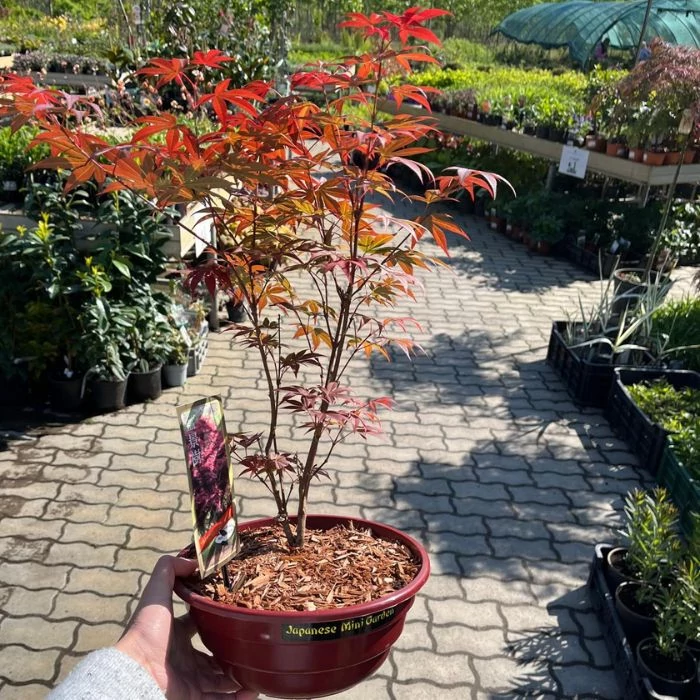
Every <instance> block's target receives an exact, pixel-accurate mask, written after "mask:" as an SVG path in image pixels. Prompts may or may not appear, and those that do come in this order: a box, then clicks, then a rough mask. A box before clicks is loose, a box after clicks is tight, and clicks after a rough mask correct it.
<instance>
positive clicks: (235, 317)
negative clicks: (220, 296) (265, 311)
mask: <svg viewBox="0 0 700 700" xmlns="http://www.w3.org/2000/svg"><path fill="white" fill-rule="evenodd" d="M226 315H227V316H228V320H229V321H232V322H233V323H240V322H241V321H243V320H244V319H245V308H244V306H243V303H242V302H240V301H239V302H235V301H227V302H226Z"/></svg>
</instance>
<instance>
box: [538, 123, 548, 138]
mask: <svg viewBox="0 0 700 700" xmlns="http://www.w3.org/2000/svg"><path fill="white" fill-rule="evenodd" d="M535 136H537V138H538V139H548V138H549V127H548V126H538V127H536V128H535Z"/></svg>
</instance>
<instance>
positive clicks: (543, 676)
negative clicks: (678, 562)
mask: <svg viewBox="0 0 700 700" xmlns="http://www.w3.org/2000/svg"><path fill="white" fill-rule="evenodd" d="M467 227H468V229H469V231H470V232H471V233H472V236H473V240H472V242H471V243H465V244H463V245H458V246H457V247H456V248H455V251H454V255H453V258H452V265H451V267H452V269H451V270H447V269H446V270H441V271H440V272H439V273H438V274H437V275H435V276H433V277H431V278H430V279H428V280H427V281H426V301H425V302H424V303H421V304H420V305H418V306H417V309H416V310H415V311H414V313H415V315H417V318H418V320H419V321H420V322H421V323H422V325H423V330H424V332H423V333H422V334H421V335H420V336H419V341H420V342H421V344H422V346H423V348H424V350H425V353H426V354H425V356H422V357H419V358H418V359H417V360H416V362H415V363H414V364H413V365H411V364H409V363H408V362H407V361H406V360H405V359H401V358H400V357H397V358H396V361H395V362H393V363H391V364H387V363H385V362H383V361H380V360H376V361H372V362H371V363H368V364H366V365H364V366H363V365H362V363H360V365H361V366H360V367H359V368H358V369H356V370H355V372H354V375H353V384H354V385H355V386H356V387H357V388H358V389H359V390H360V393H361V394H363V395H364V394H366V395H373V394H375V395H383V394H389V395H391V396H393V397H394V398H395V400H396V402H397V407H396V410H395V411H394V412H393V413H392V414H388V415H387V418H386V421H385V427H386V435H384V436H383V437H382V438H375V439H372V440H370V441H369V442H368V443H365V442H363V441H362V440H359V439H358V440H355V441H353V442H351V443H348V444H346V445H343V446H341V448H340V449H339V451H338V456H337V458H336V460H335V462H334V470H333V472H332V478H331V481H330V482H328V483H322V484H320V485H318V486H316V488H315V489H314V491H315V493H313V492H312V500H313V510H315V511H316V512H332V513H346V514H356V515H362V516H364V517H367V518H372V519H376V520H380V521H384V522H387V523H390V524H393V525H397V526H399V527H401V528H404V529H406V530H408V531H409V532H411V533H413V534H415V535H416V536H418V537H419V538H420V539H422V540H423V541H424V542H425V543H426V544H427V546H428V548H429V550H430V552H431V554H432V564H433V576H432V577H431V579H430V581H429V583H428V585H427V586H426V588H425V589H424V592H423V594H422V595H420V597H419V598H418V599H417V601H416V604H415V606H414V608H413V610H412V611H411V612H410V614H409V620H410V621H409V622H408V624H407V626H406V630H405V633H404V635H403V637H402V638H401V640H400V641H399V643H398V645H397V647H396V649H395V651H394V652H393V654H392V656H391V659H390V661H388V662H387V663H386V664H385V665H384V666H383V667H382V669H381V670H380V672H379V673H378V674H377V675H376V676H375V677H374V678H372V679H371V680H369V681H368V682H366V683H365V684H364V685H362V686H361V687H359V688H356V689H355V690H352V691H349V692H347V693H345V694H343V695H341V696H338V697H339V698H342V700H351V699H353V700H354V699H360V698H362V699H363V700H385V699H386V698H394V699H397V700H420V699H421V698H440V700H451V699H452V698H454V699H455V700H457V699H458V700H464V699H465V698H512V697H517V696H522V695H527V696H530V697H542V698H575V697H578V698H610V699H611V700H614V699H615V698H618V697H620V692H619V690H618V688H617V686H616V683H615V678H614V673H613V670H612V667H611V663H610V659H609V657H608V654H607V652H606V649H605V646H604V642H603V639H602V637H601V633H600V630H599V627H598V624H597V621H596V618H595V616H594V615H593V614H592V612H591V609H590V605H589V603H588V600H587V595H586V589H585V582H586V576H587V573H588V565H589V561H590V559H591V556H592V552H593V550H592V545H593V544H594V543H595V542H600V541H605V540H608V541H609V540H611V539H612V538H613V537H614V532H615V528H616V526H617V525H618V523H619V511H620V505H621V498H622V496H623V494H625V493H626V492H627V491H628V490H629V489H631V488H633V487H635V486H637V485H639V484H640V483H642V480H643V474H644V473H643V472H642V471H641V470H640V469H639V468H638V467H637V466H636V465H635V459H634V458H633V457H632V456H631V455H630V453H629V452H628V451H627V450H626V449H625V446H624V444H622V443H620V442H619V441H618V440H616V439H615V438H614V437H613V435H612V433H611V431H610V428H609V427H608V424H607V423H606V421H605V420H604V418H603V417H602V415H601V414H600V412H598V411H596V410H580V409H578V408H577V407H576V406H575V405H574V404H573V403H572V402H571V400H570V399H569V397H568V395H567V393H566V390H565V388H564V386H563V385H562V384H561V383H560V382H559V380H558V379H557V377H556V376H555V374H554V373H553V372H552V370H551V369H549V368H548V367H547V366H546V364H545V362H544V358H545V354H546V344H547V339H548V336H549V331H550V326H551V321H552V320H553V319H561V318H563V317H564V316H563V314H564V311H563V309H568V310H569V311H572V312H573V311H574V310H575V308H576V303H577V295H578V294H579V292H581V293H583V294H584V295H585V296H586V297H587V298H589V299H591V300H592V299H594V298H595V296H596V295H597V283H595V282H594V281H591V280H588V281H582V280H584V278H585V275H584V274H583V273H582V272H580V271H578V270H576V269H574V268H573V267H572V266H570V265H569V264H567V263H566V262H562V261H559V260H555V259H551V258H543V257H537V256H531V255H530V254H528V253H527V252H526V251H525V249H524V248H523V247H522V246H519V245H515V244H513V243H511V242H510V241H508V240H506V239H505V238H504V237H502V236H500V235H498V234H495V233H490V232H488V231H487V230H486V229H485V225H484V223H483V222H479V223H477V222H475V221H474V220H471V219H469V220H468V221H467ZM682 276H684V277H685V281H686V283H687V279H688V277H689V271H685V272H684V273H682ZM574 280H578V281H574ZM686 287H687V284H686ZM674 293H679V292H678V290H676V291H675V292H674ZM258 380H259V374H258V372H257V369H256V366H255V365H254V364H253V363H252V362H250V361H249V360H247V359H246V357H245V353H244V352H243V351H242V350H239V349H232V348H231V347H230V343H229V337H228V336H226V335H225V334H224V335H219V336H215V337H213V338H212V340H211V343H210V350H209V355H208V357H207V360H206V362H205V364H204V368H203V371H202V373H201V374H200V375H198V376H197V377H196V378H194V379H192V380H190V381H189V382H188V384H187V387H186V389H185V390H184V391H181V390H170V391H168V392H166V393H165V394H164V395H163V397H162V398H161V399H159V400H158V401H156V402H155V403H151V404H148V405H137V406H132V407H130V408H128V409H126V410H124V411H122V412H120V413H117V414H112V415H107V416H99V417H95V418H90V419H88V420H85V421H83V422H81V423H78V424H66V425H54V426H42V427H39V428H37V429H35V430H34V431H29V432H28V434H27V435H24V436H21V437H18V436H17V435H16V434H14V435H13V434H10V440H9V444H8V445H7V449H6V450H4V451H0V480H1V481H0V488H1V491H0V494H1V495H0V515H1V516H2V521H1V522H0V534H1V537H0V561H1V562H2V563H1V565H0V582H1V583H2V588H0V611H2V612H1V615H0V645H1V647H0V698H2V700H10V698H20V699H21V700H32V699H33V698H42V697H43V696H44V694H45V692H46V688H47V687H48V686H51V685H52V684H54V683H55V682H56V681H57V679H59V678H62V677H63V676H64V675H65V674H66V673H67V671H68V670H69V669H70V668H71V667H72V666H73V665H74V664H75V663H76V660H77V659H79V658H80V656H81V655H83V654H84V653H86V652H87V651H88V650H91V649H94V648H96V647H99V646H103V645H108V644H110V643H112V642H114V641H115V640H116V639H117V637H118V635H119V633H120V630H121V629H122V627H123V625H124V623H125V621H126V620H127V619H128V617H129V614H130V612H131V611H132V610H133V608H134V605H135V603H136V601H137V599H138V593H139V591H140V589H141V587H142V586H143V585H144V581H145V579H146V577H147V574H146V572H148V571H150V569H151V567H152V566H153V564H154V562H155V561H156V559H157V557H158V555H159V554H160V553H162V552H175V551H176V550H178V549H179V548H180V547H182V546H183V545H184V544H185V543H187V541H188V538H189V537H190V514H189V511H188V502H187V496H186V490H187V481H186V477H185V472H184V467H183V461H182V447H181V445H180V437H179V432H178V430H177V424H176V417H175V412H174V407H175V405H177V404H179V403H184V402H187V401H192V400H194V399H195V398H197V397H200V396H202V395H210V394H215V393H220V394H222V395H223V396H224V397H225V400H226V408H227V421H228V426H229V430H237V429H238V428H239V426H242V425H244V426H245V428H246V429H253V428H254V427H255V424H256V422H258V421H260V420H261V418H262V416H263V410H264V397H263V396H262V395H257V394H255V393H254V392H252V391H251V387H252V386H253V385H254V384H255V383H256V381H258ZM258 388H259V384H258ZM12 427H13V426H11V425H9V424H8V423H5V424H4V429H6V430H7V429H8V428H12ZM0 432H1V431H0ZM237 492H238V494H239V497H240V510H241V513H242V516H243V517H244V518H251V517H253V516H263V515H269V514H271V509H270V503H269V502H268V500H267V499H264V498H263V496H264V493H263V492H262V491H261V489H260V488H258V487H257V486H256V485H255V484H253V483H252V482H250V481H247V480H244V479H240V480H238V482H237Z"/></svg>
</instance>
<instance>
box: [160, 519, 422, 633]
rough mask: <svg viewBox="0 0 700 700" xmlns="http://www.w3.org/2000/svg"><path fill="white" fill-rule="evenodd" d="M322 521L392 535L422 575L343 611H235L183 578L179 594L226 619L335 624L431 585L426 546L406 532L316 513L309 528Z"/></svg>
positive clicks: (252, 524) (251, 525)
mask: <svg viewBox="0 0 700 700" xmlns="http://www.w3.org/2000/svg"><path fill="white" fill-rule="evenodd" d="M321 518H324V519H330V520H335V521H336V524H343V523H349V522H353V523H357V524H360V525H364V526H366V527H369V528H370V529H371V530H372V531H373V532H375V533H376V534H378V535H380V536H381V535H388V536H389V537H393V538H394V539H397V540H399V541H400V542H402V543H403V544H405V545H406V546H407V547H408V548H409V549H410V550H411V551H412V552H413V553H414V554H416V555H417V556H418V557H419V558H420V569H418V573H417V574H416V576H415V578H414V579H413V580H412V581H410V582H409V583H408V584H406V585H405V586H404V587H403V588H400V589H399V590H398V591H394V592H393V593H389V594H387V595H385V596H382V597H381V598H377V599H376V600H371V601H369V602H367V603H358V604H356V605H347V606H345V607H342V608H330V609H327V610H257V609H251V608H244V607H235V606H232V605H227V604H225V603H219V602H217V601H215V600H212V599H211V598H208V597H206V596H202V595H199V593H195V592H194V591H192V590H191V589H190V588H188V587H187V586H185V585H184V583H183V580H182V579H180V578H177V579H175V586H174V591H175V593H176V594H177V595H178V596H179V597H180V598H182V600H183V601H184V602H185V603H187V604H188V605H193V606H195V607H198V608H200V609H203V610H206V611H208V612H210V613H214V614H218V615H220V616H224V617H236V616H239V615H244V616H250V617H253V618H259V619H265V618H267V619H275V618H283V619H287V620H288V619H293V620H299V621H302V620H313V621H318V622H325V621H331V620H345V619H348V618H351V617H363V616H365V615H371V614H373V613H377V612H381V611H382V610H386V609H387V608H390V607H393V606H395V605H399V604H400V603H403V602H404V601H406V600H409V599H410V598H413V597H414V596H415V595H416V593H418V591H419V590H420V589H421V588H422V587H423V586H424V585H425V583H426V582H427V580H428V577H429V576H430V558H429V556H428V553H427V551H426V550H425V548H424V547H423V545H422V544H420V542H418V540H416V539H414V538H413V537H411V536H410V535H407V534H406V533H405V532H402V531H401V530H399V529H397V528H395V527H392V526H391V525H385V524H384V523H378V522H375V521H373V520H366V519H365V518H357V517H354V516H350V515H345V516H344V515H332V514H323V513H313V514H311V515H307V527H308V525H309V524H310V523H313V521H314V520H317V519H321ZM290 520H291V521H292V522H294V521H295V520H296V517H295V516H292V517H290ZM275 522H276V518H274V517H268V518H257V519H255V520H249V521H247V522H245V523H242V527H243V529H244V530H252V529H255V528H256V527H261V526H267V525H271V524H273V523H275ZM240 529H241V525H239V530H240ZM188 548H189V547H188ZM188 548H186V549H188ZM186 549H183V550H181V551H180V553H179V556H182V553H183V552H184V551H186Z"/></svg>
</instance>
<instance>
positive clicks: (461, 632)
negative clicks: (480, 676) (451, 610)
mask: <svg viewBox="0 0 700 700" xmlns="http://www.w3.org/2000/svg"><path fill="white" fill-rule="evenodd" d="M494 623H495V624H496V625H497V626H494V627H493V628H490V629H480V630H479V631H475V630H474V629H473V628H471V627H465V626H463V625H445V626H442V625H433V626H432V628H431V632H432V635H433V637H435V641H436V642H437V648H438V649H439V650H440V652H441V653H445V654H459V653H461V654H470V655H472V656H479V657H482V658H486V657H493V656H501V654H503V653H504V649H505V647H506V641H505V638H504V632H503V630H502V629H501V621H500V619H499V620H495V621H494ZM438 661H439V660H438Z"/></svg>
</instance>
